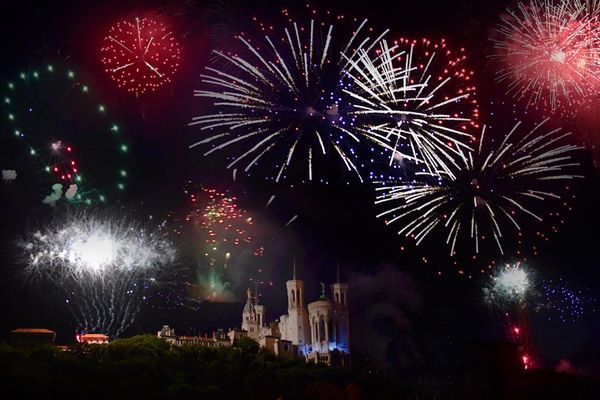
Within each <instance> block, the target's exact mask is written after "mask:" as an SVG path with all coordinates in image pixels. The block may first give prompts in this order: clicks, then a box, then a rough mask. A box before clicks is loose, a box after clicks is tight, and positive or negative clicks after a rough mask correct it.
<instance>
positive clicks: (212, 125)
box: [190, 10, 386, 182]
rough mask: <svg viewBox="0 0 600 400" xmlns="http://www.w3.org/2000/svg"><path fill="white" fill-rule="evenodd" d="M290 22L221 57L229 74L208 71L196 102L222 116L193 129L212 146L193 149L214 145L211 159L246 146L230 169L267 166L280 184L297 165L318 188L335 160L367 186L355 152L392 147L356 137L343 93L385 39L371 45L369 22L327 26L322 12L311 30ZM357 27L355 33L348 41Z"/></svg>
mask: <svg viewBox="0 0 600 400" xmlns="http://www.w3.org/2000/svg"><path fill="white" fill-rule="evenodd" d="M283 16H284V18H285V20H286V24H285V26H283V27H282V28H281V29H279V27H277V28H274V27H273V26H272V25H270V26H269V25H265V24H259V27H260V32H259V33H260V34H259V35H248V34H245V33H242V34H240V35H239V36H237V38H236V39H237V40H238V41H239V44H240V46H241V48H240V50H239V52H234V51H231V52H227V51H215V52H214V54H215V56H216V57H217V59H219V60H221V61H223V62H224V63H225V64H226V67H225V68H215V67H208V68H207V69H206V72H205V73H204V74H202V75H201V76H202V80H203V82H204V84H205V85H206V89H202V90H196V91H195V95H196V96H198V97H202V98H206V99H208V100H209V101H212V102H213V105H214V107H215V108H218V111H217V112H214V113H210V114H206V115H201V116H197V117H194V118H193V121H192V122H191V123H190V125H193V126H199V127H200V130H201V132H202V133H203V134H204V138H203V139H201V140H199V141H197V142H196V143H194V144H192V145H191V146H190V147H196V146H200V145H210V146H212V148H211V149H209V150H207V151H206V152H205V153H204V154H205V155H209V154H212V153H215V152H217V151H221V150H223V149H225V148H228V147H231V146H234V145H236V146H243V148H244V150H243V151H242V152H241V153H240V154H239V155H236V156H234V157H233V158H232V159H231V160H230V162H229V164H228V165H227V167H228V168H236V169H237V168H243V170H244V172H248V171H249V170H250V169H252V168H253V167H255V166H257V165H258V164H259V162H264V163H270V164H271V165H273V166H274V169H275V171H276V173H275V175H274V176H273V178H274V180H275V181H277V182H279V181H280V180H281V179H283V178H285V177H286V175H285V174H286V170H288V169H289V168H290V165H291V164H293V163H294V162H299V163H303V164H304V165H305V167H304V168H302V169H301V170H302V171H305V172H303V173H302V175H303V176H306V177H308V179H309V180H312V179H313V173H314V171H315V170H316V169H318V168H319V165H321V164H320V163H321V162H322V160H321V158H322V159H327V158H328V157H329V155H333V157H335V158H337V159H339V160H340V161H341V163H342V164H343V166H344V167H345V169H346V170H347V171H349V172H350V173H351V174H356V175H357V176H358V177H359V179H361V180H362V177H361V173H360V169H361V168H362V167H364V165H363V164H362V161H359V157H358V156H357V154H356V152H357V150H356V149H355V148H354V146H358V145H359V144H360V143H362V144H364V143H365V142H366V143H368V144H369V145H376V146H382V147H383V148H386V144H385V143H383V142H382V141H381V139H380V137H379V136H378V135H376V134H373V135H372V134H370V133H369V132H368V131H366V130H362V131H359V130H356V129H354V125H355V123H356V120H355V118H354V117H352V116H351V115H350V114H349V111H350V110H351V109H352V104H351V102H350V101H349V100H350V99H349V98H348V96H345V95H344V93H343V90H344V89H345V88H346V89H347V88H348V86H347V85H349V81H348V79H347V69H348V68H349V66H350V60H352V59H353V58H354V56H355V55H356V54H357V52H358V49H364V50H365V51H368V50H369V49H370V48H372V46H373V45H374V43H376V41H377V40H379V39H380V38H381V37H382V36H383V35H381V36H379V37H378V38H375V40H370V38H369V37H368V36H367V35H368V34H369V33H370V30H369V29H368V28H367V25H366V23H367V21H366V20H364V21H358V20H354V21H353V22H351V21H347V20H346V19H345V18H344V17H343V16H336V17H335V19H334V20H333V21H332V22H330V23H325V22H320V21H319V20H318V19H317V18H316V11H313V12H312V15H311V18H310V20H309V21H308V22H306V23H301V22H298V21H295V20H293V19H292V18H291V17H290V16H289V13H288V11H287V10H284V11H283ZM278 25H279V24H278ZM349 26H351V30H352V32H351V33H350V34H348V35H345V34H344V32H345V31H347V30H348V27H349ZM318 158H319V159H318ZM267 159H268V160H267ZM234 171H235V170H234Z"/></svg>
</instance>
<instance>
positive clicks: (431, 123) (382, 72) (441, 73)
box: [344, 39, 478, 176]
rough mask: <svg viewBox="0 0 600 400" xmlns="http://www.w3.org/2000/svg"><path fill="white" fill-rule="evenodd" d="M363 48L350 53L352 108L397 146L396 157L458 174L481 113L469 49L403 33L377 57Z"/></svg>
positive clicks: (369, 131) (368, 128)
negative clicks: (466, 63) (468, 67)
mask: <svg viewBox="0 0 600 400" xmlns="http://www.w3.org/2000/svg"><path fill="white" fill-rule="evenodd" d="M358 53H359V54H358V57H355V60H352V59H348V62H349V63H350V65H351V69H350V72H349V75H350V76H351V78H352V81H353V84H352V85H351V86H350V87H349V89H345V90H344V91H345V92H346V93H347V94H348V95H349V96H351V97H352V99H353V100H354V101H355V102H356V103H355V109H354V110H353V111H352V112H351V114H352V115H353V116H355V117H357V118H360V120H361V122H363V124H362V125H360V126H359V127H358V129H359V130H360V131H361V132H363V133H364V134H366V135H375V136H376V137H377V138H378V139H379V140H382V141H384V142H385V143H386V144H388V145H389V146H390V147H391V148H392V149H393V150H392V153H391V157H390V163H392V161H393V160H394V159H396V158H398V157H402V158H406V159H409V160H412V161H413V162H416V163H417V164H418V163H424V165H425V167H426V170H427V171H428V172H429V173H431V174H436V175H449V176H452V174H453V168H455V167H457V166H458V164H457V159H461V160H463V161H464V160H466V153H468V151H469V150H470V147H469V142H471V141H473V140H474V136H473V135H472V134H471V133H470V130H471V129H472V128H476V127H477V118H478V108H477V102H476V100H475V98H474V95H475V87H474V86H473V84H472V83H471V75H472V71H467V70H466V69H465V66H464V60H465V59H466V56H465V54H464V49H461V50H460V51H458V52H453V51H452V50H450V49H449V48H448V47H447V45H446V42H445V41H444V40H441V41H440V42H439V43H436V42H432V41H430V40H427V39H423V40H421V41H417V40H408V39H399V40H397V41H394V43H391V44H388V42H387V41H381V42H380V44H379V48H378V49H377V51H376V53H377V56H376V57H373V56H372V54H371V53H370V52H369V51H367V49H359V52H358Z"/></svg>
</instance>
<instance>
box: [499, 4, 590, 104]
mask: <svg viewBox="0 0 600 400" xmlns="http://www.w3.org/2000/svg"><path fill="white" fill-rule="evenodd" d="M507 12H508V13H507V14H506V15H505V17H503V19H502V21H501V22H500V24H499V26H498V28H497V30H496V33H497V38H494V39H492V41H493V43H494V47H495V50H496V54H495V55H494V56H492V58H494V59H496V60H498V61H499V62H500V63H501V67H500V69H499V71H498V73H497V80H498V81H499V82H501V83H505V84H506V85H507V93H509V94H512V95H513V96H514V97H515V98H517V99H519V100H523V101H524V102H525V104H526V107H535V108H540V109H542V110H546V111H552V112H554V111H558V110H560V112H561V115H564V114H565V113H566V114H571V115H573V114H576V113H577V112H578V111H579V110H580V109H581V107H582V105H584V104H585V103H586V102H588V100H590V98H591V97H592V96H595V95H596V92H597V89H598V85H599V84H600V57H599V54H600V24H599V21H598V19H599V17H600V3H599V2H598V1H597V0H589V1H582V0H557V1H551V0H530V1H529V2H523V3H519V4H518V6H517V7H516V9H508V11H507Z"/></svg>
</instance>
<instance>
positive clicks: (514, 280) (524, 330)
mask: <svg viewBox="0 0 600 400" xmlns="http://www.w3.org/2000/svg"><path fill="white" fill-rule="evenodd" d="M536 287H537V285H536V282H535V277H534V274H533V272H532V271H531V270H529V269H528V268H527V267H525V266H522V265H521V263H519V262H517V263H514V264H506V265H505V266H504V267H502V268H500V269H499V270H498V271H497V272H496V273H495V275H493V276H491V278H490V280H489V282H488V283H487V284H486V285H485V286H484V288H483V294H484V300H485V302H486V303H487V304H488V305H490V306H492V307H493V308H495V309H497V310H499V311H501V315H502V319H503V321H504V323H505V331H506V334H507V336H508V339H509V340H511V341H513V342H515V343H518V344H519V352H520V358H521V361H522V363H523V368H524V369H529V368H531V367H532V366H533V365H534V360H533V356H532V353H533V337H532V335H531V326H530V322H529V312H528V310H529V303H531V301H532V299H533V298H535V295H536ZM513 313H514V314H516V317H515V316H512V317H511V315H512V314H513Z"/></svg>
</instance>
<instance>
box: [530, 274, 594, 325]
mask: <svg viewBox="0 0 600 400" xmlns="http://www.w3.org/2000/svg"><path fill="white" fill-rule="evenodd" d="M539 286H540V299H539V305H538V310H539V311H541V312H544V311H546V312H548V313H550V314H549V315H548V319H549V320H551V319H556V320H559V321H561V322H575V321H577V320H578V319H580V318H582V317H583V316H584V315H585V314H586V313H596V312H597V310H598V300H597V299H596V298H595V297H593V296H592V295H591V294H590V290H589V289H587V288H584V287H577V286H573V285H570V284H568V283H567V282H566V281H565V280H563V279H562V278H559V279H545V280H543V281H542V282H541V283H540V285H539Z"/></svg>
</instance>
